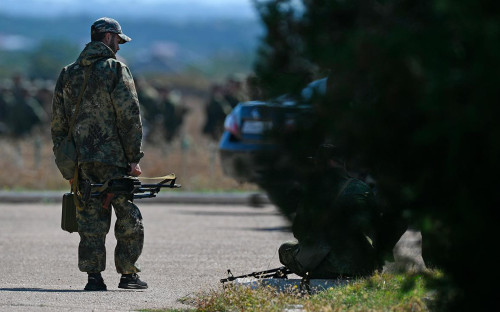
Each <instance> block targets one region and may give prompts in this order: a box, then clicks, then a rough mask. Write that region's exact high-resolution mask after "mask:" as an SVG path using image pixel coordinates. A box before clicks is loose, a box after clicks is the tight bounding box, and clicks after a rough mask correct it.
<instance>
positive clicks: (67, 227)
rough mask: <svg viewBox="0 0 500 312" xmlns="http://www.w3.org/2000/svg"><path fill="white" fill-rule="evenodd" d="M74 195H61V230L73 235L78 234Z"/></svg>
mask: <svg viewBox="0 0 500 312" xmlns="http://www.w3.org/2000/svg"><path fill="white" fill-rule="evenodd" d="M74 197H75V194H74V193H66V194H64V195H63V200H62V218H61V228H62V229H63V230H64V231H67V232H70V233H73V232H78V223H77V222H76V206H75V198H74Z"/></svg>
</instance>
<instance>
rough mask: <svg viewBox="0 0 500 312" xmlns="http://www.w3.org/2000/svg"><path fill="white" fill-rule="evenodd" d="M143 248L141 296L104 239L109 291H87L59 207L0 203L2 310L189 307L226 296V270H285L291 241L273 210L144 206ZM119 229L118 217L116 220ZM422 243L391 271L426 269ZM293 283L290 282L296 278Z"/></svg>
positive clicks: (414, 237)
mask: <svg viewBox="0 0 500 312" xmlns="http://www.w3.org/2000/svg"><path fill="white" fill-rule="evenodd" d="M139 206H140V207H141V211H142V215H143V218H144V224H145V245H144V250H143V254H142V256H141V258H140V259H139V260H140V264H141V267H142V272H141V274H140V276H141V279H143V280H145V281H146V282H147V283H148V284H149V289H147V290H143V291H135V290H122V289H119V288H118V287H117V286H118V281H119V277H120V275H119V274H118V273H116V271H115V269H114V263H113V250H114V246H115V245H116V240H115V238H114V235H113V234H112V233H110V234H109V235H108V240H107V270H106V271H104V272H103V277H104V280H105V282H106V284H107V285H108V291H107V292H85V291H83V287H84V286H85V283H86V279H87V276H86V274H85V273H82V272H80V271H79V270H78V267H77V246H78V242H79V236H78V234H77V233H72V234H70V233H67V232H64V231H62V230H61V229H60V218H61V207H60V204H59V203H58V204H54V203H45V204H43V203H27V204H21V203H5V202H2V203H1V204H0V257H1V258H0V259H1V263H0V311H55V310H58V311H131V310H140V309H145V308H150V309H160V308H186V307H188V306H186V305H184V304H182V303H181V302H180V301H179V299H181V298H184V297H192V296H193V295H195V294H197V293H199V292H206V291H210V290H214V289H221V287H222V286H221V284H220V282H219V280H220V279H221V278H224V277H226V270H227V269H231V271H232V272H233V273H234V274H235V275H237V274H244V273H250V272H252V271H260V270H266V269H270V268H275V267H278V266H280V263H279V259H278V255H277V249H278V247H279V246H280V244H281V243H282V242H284V241H286V240H291V239H293V236H292V234H291V233H290V232H289V231H287V228H288V224H287V222H286V221H285V219H284V218H283V217H281V216H280V215H279V213H278V211H277V210H276V208H275V207H274V206H272V205H264V206H263V207H261V208H251V207H249V206H246V205H242V204H241V203H240V204H237V205H228V204H227V202H225V204H218V205H213V204H212V205H210V204H204V205H202V204H196V205H193V204H173V203H151V202H150V203H149V204H148V203H147V201H146V202H143V204H141V203H140V202H139ZM113 223H114V217H113ZM421 244H422V238H421V235H420V233H419V232H417V231H412V230H409V231H407V232H406V233H405V234H404V235H403V237H402V238H401V240H400V241H399V242H398V244H397V245H396V246H395V248H394V253H395V259H396V260H398V261H396V263H389V264H387V265H386V269H388V270H391V269H404V270H410V269H413V270H414V269H417V270H419V269H423V268H424V267H425V265H424V262H423V260H422V256H421ZM292 277H293V276H292Z"/></svg>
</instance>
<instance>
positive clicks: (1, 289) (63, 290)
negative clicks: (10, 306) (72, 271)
mask: <svg viewBox="0 0 500 312" xmlns="http://www.w3.org/2000/svg"><path fill="white" fill-rule="evenodd" d="M0 291H29V292H50V293H52V292H62V293H65V292H84V291H85V290H83V289H81V290H79V289H43V288H25V287H20V288H0Z"/></svg>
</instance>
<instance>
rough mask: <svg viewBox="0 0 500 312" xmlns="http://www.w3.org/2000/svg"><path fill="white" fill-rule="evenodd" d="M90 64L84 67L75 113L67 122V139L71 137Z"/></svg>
mask: <svg viewBox="0 0 500 312" xmlns="http://www.w3.org/2000/svg"><path fill="white" fill-rule="evenodd" d="M90 69H91V66H86V67H85V78H84V79H83V84H82V90H81V91H80V95H78V100H77V101H76V106H75V113H74V114H73V116H72V117H71V123H70V124H69V130H68V140H69V139H70V138H71V134H72V133H73V127H74V126H75V122H76V116H77V115H78V111H79V109H80V102H81V101H82V98H83V93H84V92H85V88H86V87H87V81H88V80H89V74H90Z"/></svg>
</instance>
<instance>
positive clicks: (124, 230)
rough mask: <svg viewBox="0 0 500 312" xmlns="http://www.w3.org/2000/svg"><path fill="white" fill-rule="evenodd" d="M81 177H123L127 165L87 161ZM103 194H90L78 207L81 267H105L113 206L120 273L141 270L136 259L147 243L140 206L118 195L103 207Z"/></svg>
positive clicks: (99, 179) (98, 179)
mask: <svg viewBox="0 0 500 312" xmlns="http://www.w3.org/2000/svg"><path fill="white" fill-rule="evenodd" d="M80 170H81V171H80V172H81V177H82V178H83V179H88V180H90V182H91V183H103V182H105V181H106V180H109V179H112V178H119V177H123V176H124V175H125V174H126V169H125V168H119V167H115V166H110V165H105V164H101V163H84V164H81V166H80ZM103 202H104V198H91V199H90V200H88V201H87V202H86V203H85V205H80V208H79V209H77V216H76V218H77V222H78V233H79V234H80V244H79V247H78V268H79V269H80V271H82V272H89V273H98V272H101V271H104V270H105V268H106V247H105V241H106V234H107V233H108V232H109V229H110V226H111V209H112V208H113V209H114V211H115V215H116V223H115V237H116V240H117V244H116V248H115V266H116V271H117V272H118V273H121V274H130V273H137V272H140V268H139V266H138V264H137V263H136V261H137V259H138V258H139V256H140V255H141V253H142V247H143V245H144V227H143V224H142V215H141V212H140V211H139V208H138V207H137V206H136V205H135V204H134V203H133V202H132V201H131V200H129V199H128V198H127V196H125V195H117V196H115V197H113V199H112V200H111V206H110V207H108V208H103Z"/></svg>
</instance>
